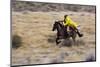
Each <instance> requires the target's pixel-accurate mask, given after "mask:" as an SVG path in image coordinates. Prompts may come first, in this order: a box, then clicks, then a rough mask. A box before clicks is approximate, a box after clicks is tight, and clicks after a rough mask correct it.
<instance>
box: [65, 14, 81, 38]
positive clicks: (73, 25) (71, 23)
mask: <svg viewBox="0 0 100 67" xmlns="http://www.w3.org/2000/svg"><path fill="white" fill-rule="evenodd" d="M63 24H64V26H65V27H66V30H67V27H69V29H73V30H75V31H76V33H77V34H78V36H79V37H82V36H83V34H81V33H80V32H79V29H78V26H79V25H78V24H77V23H76V22H74V21H72V20H71V18H70V17H69V16H68V15H65V16H64V22H63Z"/></svg>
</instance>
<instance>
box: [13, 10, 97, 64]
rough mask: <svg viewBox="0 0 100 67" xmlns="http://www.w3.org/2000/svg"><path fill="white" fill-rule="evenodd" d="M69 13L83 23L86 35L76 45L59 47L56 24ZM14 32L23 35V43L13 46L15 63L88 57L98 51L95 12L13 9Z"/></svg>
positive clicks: (61, 60) (76, 20)
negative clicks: (54, 27) (19, 10)
mask: <svg viewBox="0 0 100 67" xmlns="http://www.w3.org/2000/svg"><path fill="white" fill-rule="evenodd" d="M65 14H68V15H69V16H70V17H71V18H72V19H73V21H75V22H77V23H79V24H80V25H81V29H80V30H81V32H82V33H83V34H84V36H83V37H82V38H79V37H78V36H77V38H76V40H77V44H75V45H74V44H72V46H62V47H61V48H59V46H57V45H56V42H55V38H56V31H55V32H54V31H52V26H53V24H54V21H55V20H63V16H64V15H65ZM12 34H13V35H14V34H16V35H19V36H20V37H21V38H22V46H21V47H19V48H17V49H12V65H27V64H46V63H59V62H79V61H85V58H86V56H87V55H88V54H89V53H91V52H93V53H95V47H96V45H95V13H89V12H72V11H67V12H41V11H40V12H30V11H23V12H14V11H13V12H12Z"/></svg>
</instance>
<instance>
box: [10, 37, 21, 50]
mask: <svg viewBox="0 0 100 67" xmlns="http://www.w3.org/2000/svg"><path fill="white" fill-rule="evenodd" d="M21 44H22V38H21V37H20V36H19V35H13V36H12V48H18V47H20V46H21Z"/></svg>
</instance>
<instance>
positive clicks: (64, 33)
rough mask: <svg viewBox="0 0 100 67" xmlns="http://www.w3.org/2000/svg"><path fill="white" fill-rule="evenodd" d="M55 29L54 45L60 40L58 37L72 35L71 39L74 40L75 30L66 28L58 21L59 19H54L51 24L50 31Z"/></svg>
mask: <svg viewBox="0 0 100 67" xmlns="http://www.w3.org/2000/svg"><path fill="white" fill-rule="evenodd" d="M55 30H57V37H56V45H58V44H59V43H60V42H61V41H59V40H60V39H64V40H65V39H69V38H70V37H72V39H73V41H74V42H75V39H76V31H75V30H73V29H71V28H70V31H67V30H66V27H65V26H64V25H63V24H61V23H60V21H55V23H54V24H53V28H52V31H55Z"/></svg>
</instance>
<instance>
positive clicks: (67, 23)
mask: <svg viewBox="0 0 100 67" xmlns="http://www.w3.org/2000/svg"><path fill="white" fill-rule="evenodd" d="M65 22H66V23H64V26H66V25H68V26H71V27H75V28H77V26H78V24H77V23H76V22H73V21H72V20H71V18H70V17H69V16H67V17H66V18H65Z"/></svg>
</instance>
